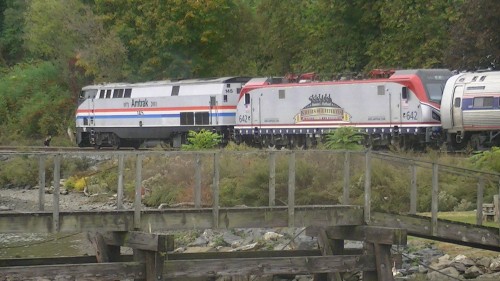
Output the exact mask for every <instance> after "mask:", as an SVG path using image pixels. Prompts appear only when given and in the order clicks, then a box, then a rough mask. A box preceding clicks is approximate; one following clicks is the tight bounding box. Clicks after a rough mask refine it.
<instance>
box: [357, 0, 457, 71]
mask: <svg viewBox="0 0 500 281" xmlns="http://www.w3.org/2000/svg"><path fill="white" fill-rule="evenodd" d="M379 2H380V8H379V13H380V17H381V18H380V27H379V28H380V37H378V38H376V39H375V40H374V41H373V42H372V43H371V44H370V46H369V47H368V49H367V54H368V55H369V56H370V57H371V59H370V62H369V64H368V67H367V68H368V69H372V68H380V67H395V68H432V67H442V66H444V64H443V56H444V50H445V49H446V47H447V44H448V29H449V27H450V25H451V23H452V20H453V19H454V17H455V16H456V12H457V11H456V10H455V7H454V5H452V3H454V2H456V1H449V0H436V1H426V0H381V1H379Z"/></svg>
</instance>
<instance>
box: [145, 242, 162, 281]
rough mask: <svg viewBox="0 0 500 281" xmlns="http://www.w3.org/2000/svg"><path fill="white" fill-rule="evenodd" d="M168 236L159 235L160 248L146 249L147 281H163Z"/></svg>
mask: <svg viewBox="0 0 500 281" xmlns="http://www.w3.org/2000/svg"><path fill="white" fill-rule="evenodd" d="M165 238H166V237H165V236H163V235H160V236H158V250H157V251H144V254H145V261H146V281H163V280H164V279H163V267H164V263H165V252H164V251H165V249H166V239H165Z"/></svg>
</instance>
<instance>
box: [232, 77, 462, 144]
mask: <svg viewBox="0 0 500 281" xmlns="http://www.w3.org/2000/svg"><path fill="white" fill-rule="evenodd" d="M451 76H452V72H451V71H449V70H446V69H419V70H399V71H396V72H395V73H394V74H393V75H391V76H390V77H389V78H385V79H370V80H351V81H333V82H313V83H295V84H272V83H271V82H270V81H267V80H258V81H250V82H249V83H247V85H246V86H245V87H244V88H243V90H242V91H241V93H240V99H239V102H238V105H237V113H236V114H237V115H236V125H235V138H236V141H237V142H245V143H260V144H261V145H262V146H268V147H275V146H279V147H284V146H287V147H292V148H293V147H311V146H314V145H315V144H316V143H317V142H318V141H320V140H321V138H322V136H324V135H325V134H326V133H328V132H330V131H332V130H335V129H336V128H339V127H343V126H351V127H355V128H358V129H359V130H360V131H361V132H363V133H365V136H366V145H373V146H385V145H387V144H390V143H395V142H397V143H399V144H401V145H404V146H409V145H411V146H424V145H429V144H431V143H432V144H438V142H439V141H440V139H441V138H440V136H441V134H440V133H441V132H440V131H441V119H440V112H439V111H440V103H441V96H442V94H443V89H444V87H445V84H446V81H447V80H448V78H450V77H451Z"/></svg>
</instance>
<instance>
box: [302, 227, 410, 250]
mask: <svg viewBox="0 0 500 281" xmlns="http://www.w3.org/2000/svg"><path fill="white" fill-rule="evenodd" d="M325 229H326V233H327V235H328V239H340V240H354V241H364V242H370V243H379V244H387V245H406V244H407V231H406V229H404V228H394V227H381V226H366V225H352V226H351V225H345V226H327V227H325ZM306 234H307V235H309V236H318V237H320V235H321V229H320V228H319V227H314V226H311V227H307V229H306Z"/></svg>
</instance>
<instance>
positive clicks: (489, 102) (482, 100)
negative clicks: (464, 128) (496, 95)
mask: <svg viewBox="0 0 500 281" xmlns="http://www.w3.org/2000/svg"><path fill="white" fill-rule="evenodd" d="M490 107H493V97H479V98H474V108H490Z"/></svg>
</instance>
